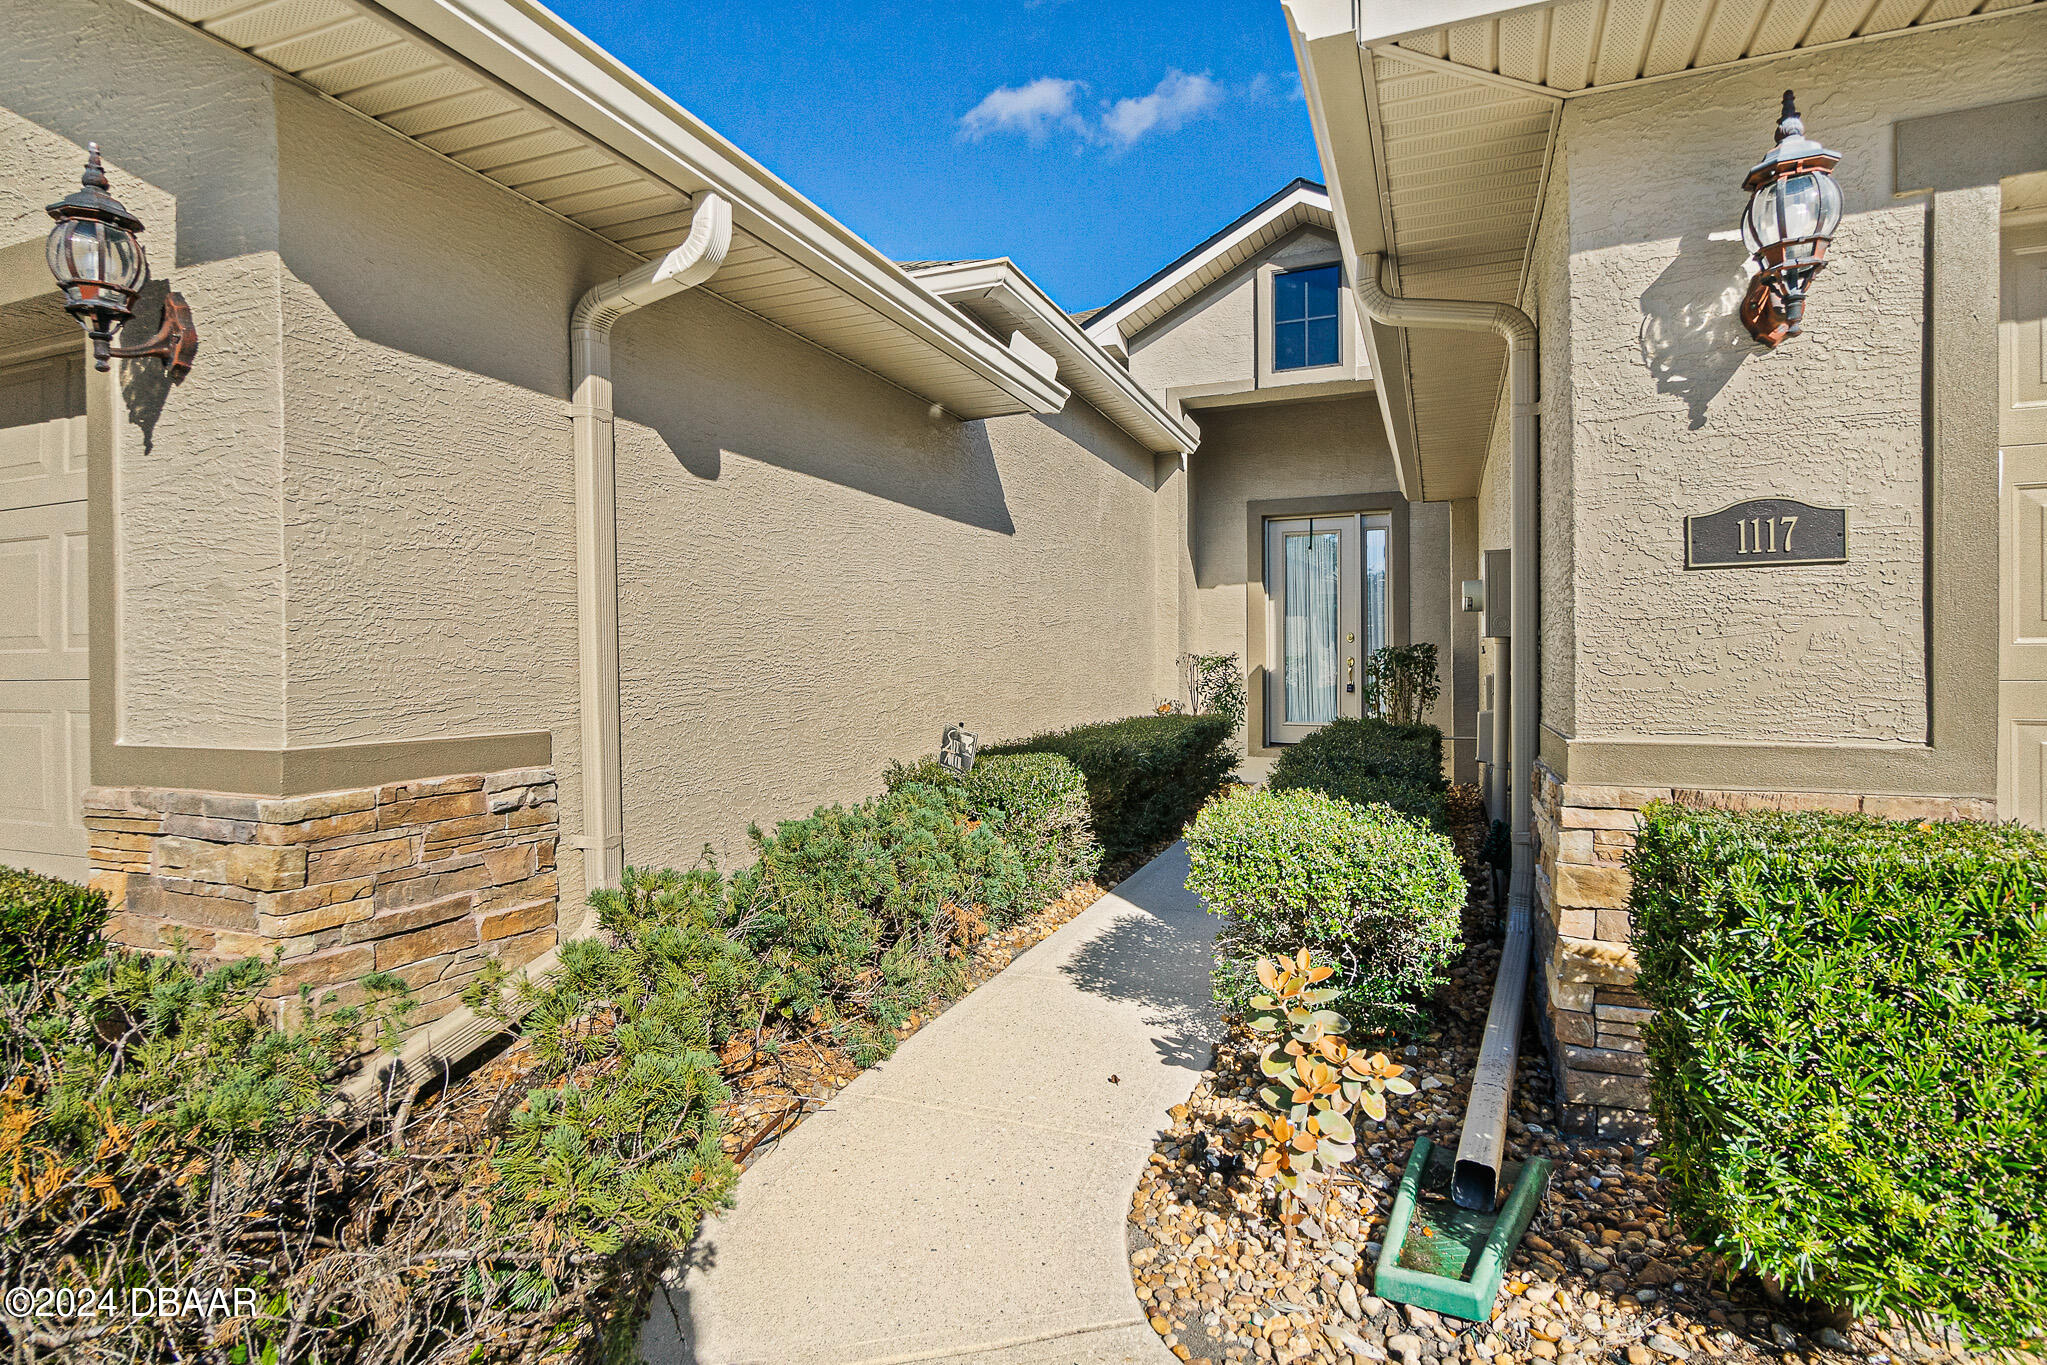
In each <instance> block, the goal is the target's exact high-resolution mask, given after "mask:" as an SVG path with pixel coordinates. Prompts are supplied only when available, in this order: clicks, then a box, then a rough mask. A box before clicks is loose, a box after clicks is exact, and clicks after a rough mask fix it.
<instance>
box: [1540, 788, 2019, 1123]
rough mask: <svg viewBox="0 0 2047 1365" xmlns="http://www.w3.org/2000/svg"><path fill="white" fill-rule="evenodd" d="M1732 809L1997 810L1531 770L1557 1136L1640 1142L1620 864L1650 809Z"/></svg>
mask: <svg viewBox="0 0 2047 1365" xmlns="http://www.w3.org/2000/svg"><path fill="white" fill-rule="evenodd" d="M1659 800H1660V801H1677V802H1679V803H1682V804H1687V805H1700V806H1722V807H1726V808H1728V809H1732V810H1812V811H1860V812H1862V813H1864V814H1867V815H1875V816H1881V817H1883V818H1885V819H1892V820H1926V819H1932V820H1954V819H1995V818H1996V808H1995V803H1994V802H1991V801H1986V800H1982V799H1978V798H1970V797H1955V798H1948V797H1922V796H1860V795H1856V794H1853V793H1844V792H1748V791H1703V790H1697V789H1692V788H1684V787H1598V786H1589V785H1586V784H1584V783H1566V782H1560V781H1558V780H1557V778H1556V775H1555V774H1554V773H1553V772H1552V771H1551V770H1550V768H1549V767H1548V765H1547V764H1544V763H1542V762H1540V761H1538V762H1537V763H1536V766H1535V808H1534V813H1533V825H1532V833H1533V835H1534V838H1535V848H1536V870H1535V934H1536V941H1535V954H1536V961H1537V962H1538V963H1539V964H1540V967H1541V970H1540V972H1539V974H1538V977H1537V982H1538V986H1537V989H1538V993H1539V996H1540V999H1541V1007H1540V1009H1539V1010H1538V1011H1537V1018H1538V1020H1539V1021H1540V1026H1541V1029H1542V1035H1543V1041H1544V1042H1545V1043H1546V1044H1547V1045H1548V1047H1549V1052H1550V1057H1551V1060H1552V1061H1553V1062H1554V1063H1555V1065H1554V1067H1553V1068H1552V1070H1553V1071H1554V1072H1555V1074H1556V1077H1557V1095H1556V1103H1557V1113H1558V1121H1559V1123H1560V1125H1561V1126H1562V1127H1563V1129H1564V1131H1566V1132H1570V1133H1580V1134H1589V1135H1596V1136H1599V1137H1608V1138H1626V1139H1635V1138H1640V1137H1644V1136H1646V1135H1647V1134H1648V1133H1649V1132H1650V1130H1651V1128H1652V1126H1653V1121H1652V1120H1651V1118H1650V1115H1649V1068H1648V1064H1647V1060H1646V1058H1645V1056H1644V1044H1643V1041H1642V1032H1643V1027H1644V1025H1646V1024H1647V1023H1648V1022H1649V1018H1650V1013H1651V1012H1650V1010H1649V1007H1648V1002H1647V1001H1646V1000H1644V999H1643V998H1642V997H1641V996H1640V995H1638V994H1637V993H1636V992H1635V989H1634V985H1635V972H1636V966H1637V962H1636V958H1635V952H1634V949H1633V947H1632V946H1631V945H1630V942H1629V939H1630V937H1631V935H1632V934H1633V932H1634V919H1633V916H1632V915H1631V914H1630V913H1629V911H1628V891H1629V886H1630V881H1629V877H1628V871H1627V867H1626V865H1625V864H1626V861H1627V856H1628V853H1629V852H1630V851H1631V850H1632V849H1633V848H1634V846H1635V831H1636V829H1638V828H1639V827H1640V824H1641V812H1642V809H1643V808H1644V807H1646V806H1647V805H1648V804H1649V803H1650V802H1652V801H1659Z"/></svg>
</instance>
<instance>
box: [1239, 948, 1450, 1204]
mask: <svg viewBox="0 0 2047 1365" xmlns="http://www.w3.org/2000/svg"><path fill="white" fill-rule="evenodd" d="M1256 970H1257V975H1258V984H1259V985H1261V986H1263V987H1264V988H1265V990H1266V992H1267V993H1266V994H1263V995H1255V996H1253V997H1251V1007H1252V1008H1253V1009H1254V1010H1257V1011H1259V1012H1258V1013H1256V1014H1254V1015H1252V1016H1251V1017H1250V1018H1249V1019H1248V1020H1246V1021H1245V1022H1246V1023H1247V1024H1248V1025H1249V1026H1250V1028H1251V1029H1252V1030H1253V1031H1254V1032H1257V1033H1266V1034H1280V1033H1284V1034H1285V1035H1286V1037H1285V1041H1284V1042H1282V1041H1280V1040H1279V1039H1277V1038H1275V1039H1274V1041H1273V1042H1271V1043H1269V1044H1267V1045H1266V1048H1265V1050H1264V1052H1263V1053H1262V1054H1260V1056H1259V1059H1258V1069H1259V1070H1260V1071H1261V1072H1263V1073H1264V1074H1265V1076H1266V1078H1267V1079H1269V1080H1270V1081H1272V1082H1273V1084H1271V1085H1266V1086H1262V1087H1260V1088H1259V1091H1258V1098H1259V1100H1260V1101H1262V1102H1263V1103H1264V1105H1265V1107H1266V1109H1268V1110H1269V1111H1271V1112H1269V1113H1267V1114H1264V1115H1261V1116H1260V1117H1259V1119H1258V1120H1257V1128H1256V1130H1255V1131H1256V1143H1257V1155H1258V1161H1257V1165H1256V1166H1255V1167H1254V1168H1253V1170H1254V1173H1255V1174H1256V1175H1257V1176H1258V1177H1259V1179H1261V1180H1271V1181H1273V1182H1274V1183H1275V1184H1276V1185H1277V1186H1278V1187H1279V1191H1280V1222H1281V1224H1282V1225H1284V1226H1285V1228H1286V1230H1287V1236H1288V1238H1289V1239H1291V1238H1292V1237H1293V1235H1294V1232H1295V1230H1296V1229H1299V1230H1300V1231H1302V1232H1305V1233H1307V1234H1308V1235H1309V1236H1310V1237H1313V1238H1316V1239H1318V1240H1319V1239H1321V1238H1322V1236H1323V1235H1324V1234H1323V1230H1322V1226H1321V1223H1320V1222H1319V1221H1318V1218H1317V1215H1319V1213H1320V1212H1321V1208H1322V1201H1323V1191H1322V1187H1321V1182H1322V1178H1323V1177H1324V1176H1326V1175H1327V1174H1328V1173H1329V1172H1330V1171H1332V1170H1334V1169H1336V1168H1337V1167H1339V1166H1341V1165H1343V1164H1344V1163H1345V1162H1347V1161H1349V1160H1350V1159H1351V1158H1352V1157H1354V1156H1356V1155H1357V1148H1356V1146H1355V1145H1354V1144H1355V1142H1356V1141H1357V1129H1356V1127H1355V1126H1354V1125H1353V1124H1352V1123H1351V1120H1350V1111H1351V1109H1352V1108H1353V1106H1355V1107H1357V1108H1359V1109H1362V1110H1363V1111H1364V1112H1365V1113H1366V1114H1367V1115H1368V1116H1370V1117H1371V1118H1372V1120H1373V1121H1374V1122H1384V1121H1385V1118H1386V1095H1387V1094H1388V1093H1389V1092H1390V1093H1392V1094H1395V1095H1408V1094H1412V1093H1414V1086H1413V1084H1412V1083H1411V1082H1408V1081H1405V1080H1402V1079H1401V1078H1400V1076H1401V1073H1402V1072H1403V1071H1405V1070H1406V1068H1405V1067H1402V1066H1399V1065H1397V1064H1395V1063H1393V1062H1391V1061H1389V1060H1387V1057H1386V1054H1385V1053H1383V1052H1375V1053H1373V1054H1372V1055H1371V1056H1369V1057H1368V1056H1366V1055H1365V1054H1364V1053H1362V1052H1359V1051H1354V1050H1353V1049H1352V1048H1351V1046H1350V1044H1349V1043H1348V1042H1347V1041H1346V1040H1345V1038H1344V1036H1343V1034H1344V1030H1345V1028H1346V1027H1348V1025H1347V1024H1346V1023H1345V1020H1344V1017H1343V1016H1342V1015H1341V1014H1338V1013H1337V1012H1336V1011H1334V1010H1331V1009H1325V1008H1323V1006H1325V1005H1328V1004H1329V1003H1331V1002H1332V1001H1334V1000H1335V999H1336V998H1337V997H1338V996H1340V995H1341V994H1342V993H1343V992H1342V991H1341V990H1339V989H1337V988H1335V987H1324V986H1320V985H1319V983H1320V982H1323V981H1326V980H1328V979H1329V978H1330V977H1331V976H1334V975H1335V974H1336V969H1335V968H1334V967H1332V966H1329V965H1328V964H1326V963H1318V962H1316V961H1315V960H1314V958H1313V956H1312V955H1311V954H1310V953H1309V952H1308V950H1307V949H1306V948H1303V949H1301V950H1300V951H1299V952H1298V953H1296V954H1295V955H1294V956H1293V957H1291V958H1285V957H1261V958H1259V959H1258V964H1257V968H1256Z"/></svg>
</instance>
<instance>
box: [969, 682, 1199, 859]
mask: <svg viewBox="0 0 2047 1365" xmlns="http://www.w3.org/2000/svg"><path fill="white" fill-rule="evenodd" d="M1234 736H1235V727H1234V726H1233V725H1231V724H1230V722H1229V721H1228V720H1226V719H1224V718H1222V717H1220V716H1181V715H1164V716H1132V717H1131V718H1129V719H1128V720H1112V721H1103V722H1100V723H1098V724H1094V725H1081V726H1076V727H1075V728H1073V729H1071V730H1058V731H1054V732H1052V733H1050V734H1043V735H1034V736H1032V737H1031V738H1030V739H1027V740H1023V741H1020V742H1018V743H1014V744H1003V745H996V746H993V747H990V748H987V749H983V750H982V751H981V753H982V756H983V758H984V759H985V758H987V757H989V756H991V755H996V754H1021V753H1044V754H1058V755H1059V756H1060V757H1062V758H1064V759H1067V760H1068V761H1070V762H1071V763H1072V764H1073V765H1074V766H1075V767H1076V768H1079V769H1080V771H1081V773H1082V775H1083V776H1085V777H1086V778H1087V795H1088V806H1089V809H1090V811H1091V812H1092V814H1093V816H1094V826H1095V837H1096V838H1098V839H1100V840H1101V841H1102V847H1103V848H1104V849H1105V850H1107V852H1108V853H1109V855H1110V856H1111V857H1117V858H1122V857H1129V856H1131V855H1134V854H1139V853H1143V852H1145V851H1146V850H1148V849H1150V848H1152V847H1153V846H1154V845H1156V844H1158V843H1161V842H1163V841H1165V840H1168V839H1173V838H1177V837H1178V836H1179V834H1180V831H1181V830H1182V829H1183V828H1184V827H1185V826H1186V824H1187V822H1188V821H1189V820H1191V819H1193V818H1194V812H1196V811H1198V810H1200V809H1201V807H1202V805H1203V804H1204V803H1206V802H1207V801H1208V800H1209V798H1210V797H1212V796H1214V795H1215V794H1216V793H1217V792H1219V791H1221V790H1222V789H1223V787H1224V786H1225V785H1226V784H1227V783H1228V782H1229V780H1230V774H1231V773H1233V772H1235V771H1236V767H1237V755H1236V753H1235V746H1234V743H1233V740H1234Z"/></svg>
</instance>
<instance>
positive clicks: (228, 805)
mask: <svg viewBox="0 0 2047 1365" xmlns="http://www.w3.org/2000/svg"><path fill="white" fill-rule="evenodd" d="M85 824H86V827H87V829H88V830H89V831H90V832H91V839H92V869H93V870H92V884H93V885H94V886H96V887H99V888H100V889H101V890H103V891H105V892H106V894H107V899H108V902H109V905H110V907H111V911H112V915H111V919H110V924H109V934H110V936H111V937H112V938H114V939H115V940H116V941H118V942H121V943H125V944H127V945H129V946H131V947H137V948H146V949H153V950H168V949H176V948H181V947H182V948H185V949H188V950H190V951H191V952H193V953H194V954H196V955H198V956H200V957H202V958H205V959H208V960H216V961H223V960H228V959H233V958H241V957H260V958H264V959H266V960H267V959H269V958H271V957H272V956H276V955H281V961H280V964H279V970H278V974H277V976H276V977H275V978H274V979H273V980H272V982H271V983H270V985H269V986H268V988H267V990H266V994H267V995H269V996H270V997H272V998H274V999H277V1000H278V1001H280V1003H284V1002H288V1001H291V1000H295V999H296V998H297V997H298V995H299V991H300V987H302V986H306V987H311V988H312V989H313V992H314V994H315V996H316V998H320V999H326V998H328V997H329V996H333V997H335V998H336V999H337V1000H338V1001H339V1002H340V1003H348V1002H352V1001H355V1000H359V999H361V998H362V997H363V991H362V989H361V987H360V985H359V984H358V983H360V981H361V980H362V978H363V977H365V976H368V975H370V974H372V973H378V972H389V973H391V974H393V975H395V976H397V977H398V978H399V979H400V980H401V981H403V982H404V983H405V984H406V986H407V987H408V988H409V989H410V991H411V993H412V998H413V1000H414V1001H415V1005H416V1007H415V1009H414V1010H413V1012H412V1013H411V1015H409V1016H408V1024H409V1026H411V1027H418V1026H420V1025H423V1024H427V1023H430V1022H432V1021H433V1020H436V1019H439V1018H441V1017H442V1016H443V1015H446V1014H448V1013H449V1012H450V1011H452V1010H453V1009H455V1007H456V1006H457V1004H458V1003H459V1001H460V997H461V993H462V991H463V989H464V988H465V987H467V986H468V985H469V983H470V982H472V981H474V980H475V979H476V977H477V975H478V973H479V972H480V971H481V970H482V968H483V964H484V962H485V961H486V960H487V959H490V958H496V959H498V960H499V961H501V962H504V963H506V964H507V965H511V966H517V965H520V964H523V963H526V962H530V961H532V960H533V959H534V958H536V957H539V956H540V955H541V954H542V953H544V952H546V951H547V950H548V949H549V948H551V947H553V946H554V944H555V935H556V919H557V905H558V894H557V887H556V881H555V848H556V843H557V840H558V837H559V833H560V829H559V825H558V823H557V814H556V806H555V780H554V773H553V771H552V770H551V769H547V768H521V769H515V770H511V771H506V772H494V773H469V774H459V775H454V776H447V777H435V778H429V779H425V780H421V781H413V782H393V783H387V784H384V785H381V786H376V787H357V788H350V789H347V790H342V791H331V792H321V793H319V794H317V795H311V796H293V797H281V798H279V797H261V796H244V795H236V794H232V793H223V792H203V791H187V790H182V789H174V788H161V787H94V788H92V789H90V790H89V791H88V792H87V793H86V798H85Z"/></svg>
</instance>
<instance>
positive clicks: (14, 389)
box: [0, 355, 86, 507]
mask: <svg viewBox="0 0 2047 1365" xmlns="http://www.w3.org/2000/svg"><path fill="white" fill-rule="evenodd" d="M85 458H86V457H85V370H84V367H83V366H82V365H81V364H79V362H78V359H77V357H76V356H73V355H59V356H50V357H48V358H46V359H43V360H34V361H29V362H27V363H25V364H18V365H10V366H8V367H7V368H6V369H5V370H4V371H0V507H33V506H38V505H42V504H46V503H53V502H71V501H75V500H77V499H80V498H83V497H84V496H85Z"/></svg>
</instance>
